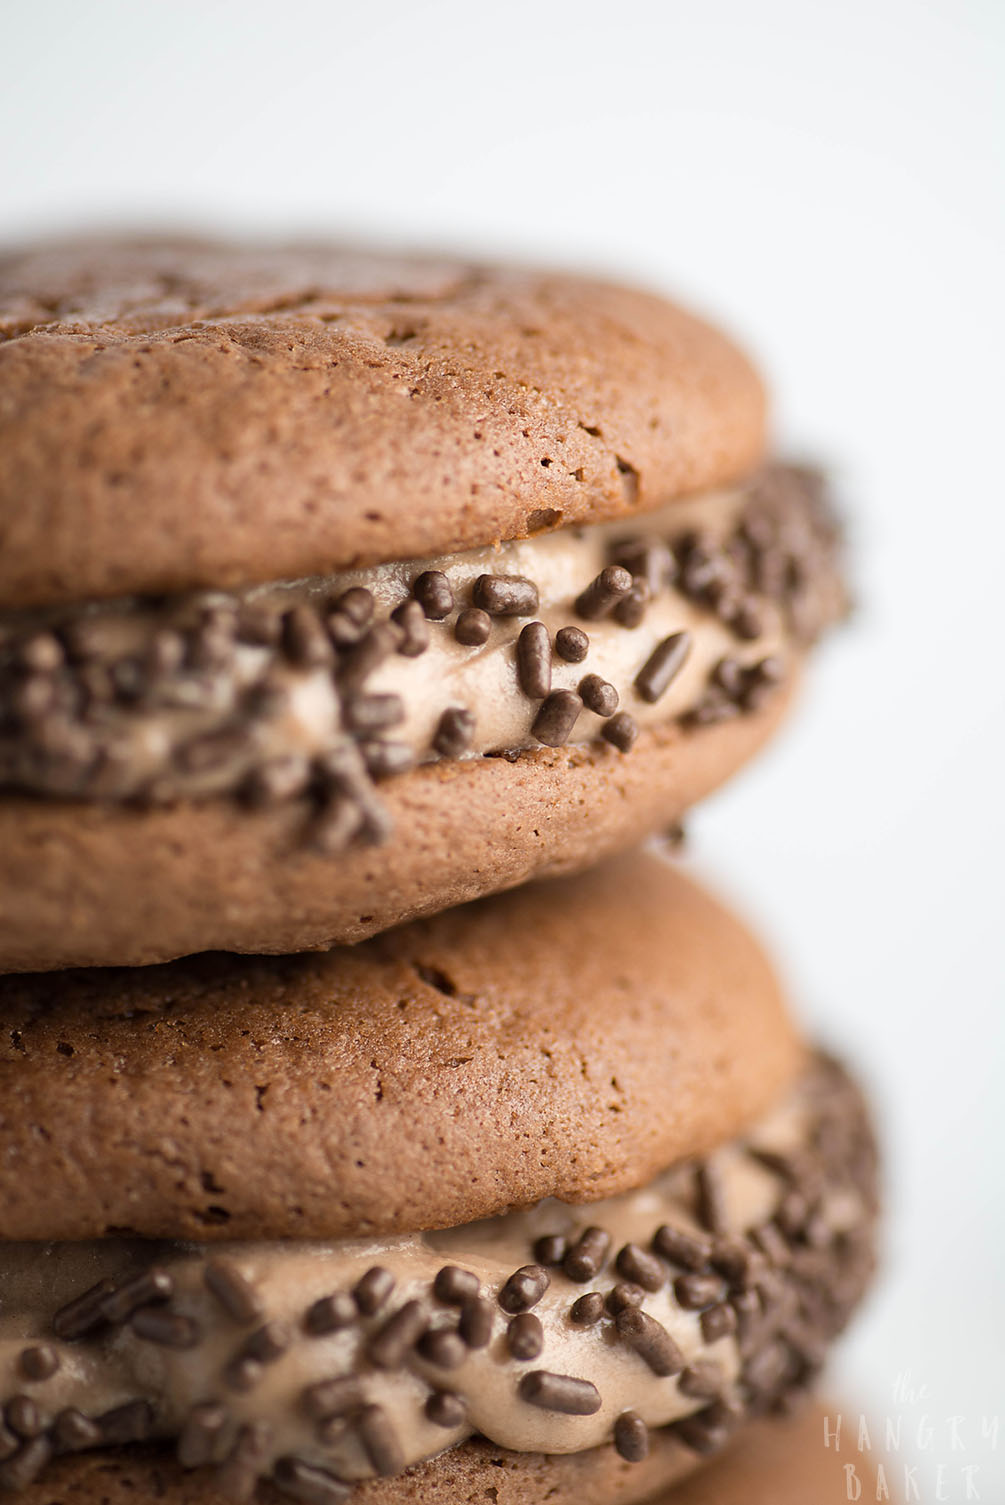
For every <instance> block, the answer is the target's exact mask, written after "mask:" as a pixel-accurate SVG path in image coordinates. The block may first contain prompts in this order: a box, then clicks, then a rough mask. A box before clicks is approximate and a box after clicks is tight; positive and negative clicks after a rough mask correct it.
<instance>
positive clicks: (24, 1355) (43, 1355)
mask: <svg viewBox="0 0 1005 1505" xmlns="http://www.w3.org/2000/svg"><path fill="white" fill-rule="evenodd" d="M17 1367H18V1371H19V1372H20V1374H21V1376H22V1378H24V1379H26V1380H49V1379H51V1378H52V1376H53V1375H54V1374H55V1373H56V1371H57V1370H58V1369H59V1354H58V1353H57V1352H56V1350H55V1349H54V1348H53V1346H52V1344H51V1343H37V1344H34V1345H33V1346H32V1347H30V1348H22V1350H21V1352H20V1354H19V1355H18V1361H17Z"/></svg>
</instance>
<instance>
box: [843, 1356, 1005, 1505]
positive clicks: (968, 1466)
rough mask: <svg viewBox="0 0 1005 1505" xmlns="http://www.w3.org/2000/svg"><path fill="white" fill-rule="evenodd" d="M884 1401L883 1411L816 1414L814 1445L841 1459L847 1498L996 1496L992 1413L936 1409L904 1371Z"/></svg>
mask: <svg viewBox="0 0 1005 1505" xmlns="http://www.w3.org/2000/svg"><path fill="white" fill-rule="evenodd" d="M891 1401H892V1404H891V1407H890V1410H889V1411H888V1412H887V1413H886V1415H883V1414H881V1413H880V1414H875V1415H866V1414H865V1413H863V1412H848V1411H828V1412H825V1414H824V1416H823V1419H822V1427H823V1433H822V1442H823V1445H824V1447H825V1448H826V1449H827V1450H828V1451H829V1452H832V1453H835V1454H837V1455H838V1456H839V1457H840V1459H841V1460H842V1469H843V1478H844V1486H845V1497H846V1498H847V1499H848V1500H858V1501H861V1502H863V1505H866V1502H868V1501H875V1500H891V1501H902V1502H904V1505H908V1502H917V1505H928V1502H936V1501H947V1502H959V1501H966V1500H988V1501H990V1500H992V1499H998V1498H999V1496H998V1495H997V1494H996V1493H995V1492H994V1491H995V1484H994V1481H993V1480H992V1478H991V1474H992V1468H991V1462H992V1455H993V1454H996V1453H997V1450H998V1432H999V1422H1000V1417H999V1415H998V1413H997V1412H996V1411H987V1412H981V1413H980V1414H971V1415H965V1414H962V1413H954V1414H949V1413H946V1414H942V1413H941V1412H940V1411H939V1410H938V1409H937V1403H936V1397H934V1396H933V1394H932V1391H931V1387H930V1386H928V1385H926V1384H923V1383H921V1382H919V1381H917V1380H916V1379H915V1377H914V1375H913V1374H912V1372H911V1370H909V1369H908V1370H904V1371H902V1372H901V1373H900V1374H898V1375H897V1377H896V1379H895V1380H894V1382H893V1385H892V1386H891ZM989 1491H991V1492H990V1493H989Z"/></svg>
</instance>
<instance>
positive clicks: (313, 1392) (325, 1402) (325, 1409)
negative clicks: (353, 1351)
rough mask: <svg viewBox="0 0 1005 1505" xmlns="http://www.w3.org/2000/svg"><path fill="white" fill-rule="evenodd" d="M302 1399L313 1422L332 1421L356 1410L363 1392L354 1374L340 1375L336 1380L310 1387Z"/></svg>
mask: <svg viewBox="0 0 1005 1505" xmlns="http://www.w3.org/2000/svg"><path fill="white" fill-rule="evenodd" d="M300 1399H301V1405H302V1406H303V1409H304V1413H305V1415H306V1416H308V1417H309V1418H310V1420H311V1421H330V1420H331V1419H332V1417H333V1416H345V1415H347V1413H348V1412H350V1411H353V1410H355V1409H356V1407H357V1406H358V1405H359V1404H360V1401H361V1400H362V1392H361V1390H360V1385H359V1380H358V1379H357V1378H356V1376H355V1375H354V1374H340V1375H339V1376H338V1377H337V1378H336V1379H333V1380H319V1381H318V1383H317V1384H316V1385H308V1386H307V1389H306V1390H305V1391H304V1392H303V1394H302V1396H301V1398H300Z"/></svg>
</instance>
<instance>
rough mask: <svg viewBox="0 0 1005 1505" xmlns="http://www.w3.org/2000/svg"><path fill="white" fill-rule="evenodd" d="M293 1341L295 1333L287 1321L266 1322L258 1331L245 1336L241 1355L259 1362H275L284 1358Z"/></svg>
mask: <svg viewBox="0 0 1005 1505" xmlns="http://www.w3.org/2000/svg"><path fill="white" fill-rule="evenodd" d="M292 1341H293V1335H292V1333H291V1332H290V1330H289V1328H288V1327H287V1326H286V1323H285V1322H279V1321H276V1320H273V1321H271V1322H265V1323H263V1325H262V1326H261V1327H260V1328H259V1329H258V1331H257V1332H253V1333H252V1334H251V1336H250V1337H249V1338H245V1340H244V1342H243V1343H242V1344H241V1349H240V1352H241V1356H242V1358H246V1359H254V1360H255V1361H256V1363H259V1364H274V1363H275V1361H276V1359H279V1358H282V1356H283V1354H284V1353H285V1352H286V1350H287V1349H288V1348H289V1346H290V1343H291V1342H292Z"/></svg>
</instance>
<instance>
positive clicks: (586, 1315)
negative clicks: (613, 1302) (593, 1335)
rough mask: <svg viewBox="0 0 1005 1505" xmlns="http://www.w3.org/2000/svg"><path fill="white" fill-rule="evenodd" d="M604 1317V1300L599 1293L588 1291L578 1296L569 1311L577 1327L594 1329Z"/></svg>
mask: <svg viewBox="0 0 1005 1505" xmlns="http://www.w3.org/2000/svg"><path fill="white" fill-rule="evenodd" d="M603 1315H604V1298H603V1296H601V1294H600V1292H599V1291H587V1293H586V1295H585V1296H578V1297H577V1298H576V1300H575V1301H574V1302H573V1303H572V1306H571V1307H570V1309H569V1317H570V1319H571V1321H573V1322H575V1323H576V1325H577V1327H592V1326H593V1325H594V1323H596V1322H599V1321H600V1319H601V1317H602V1316H603Z"/></svg>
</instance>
